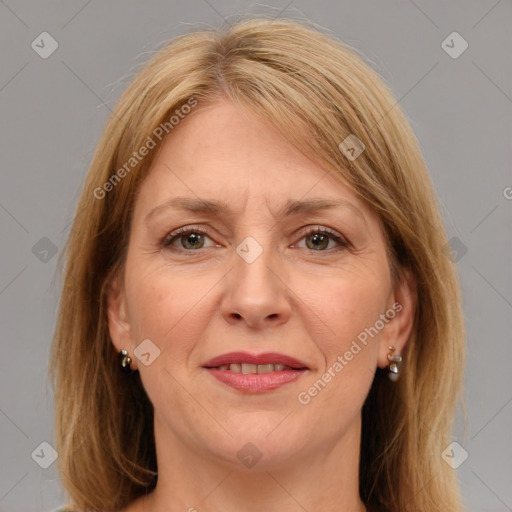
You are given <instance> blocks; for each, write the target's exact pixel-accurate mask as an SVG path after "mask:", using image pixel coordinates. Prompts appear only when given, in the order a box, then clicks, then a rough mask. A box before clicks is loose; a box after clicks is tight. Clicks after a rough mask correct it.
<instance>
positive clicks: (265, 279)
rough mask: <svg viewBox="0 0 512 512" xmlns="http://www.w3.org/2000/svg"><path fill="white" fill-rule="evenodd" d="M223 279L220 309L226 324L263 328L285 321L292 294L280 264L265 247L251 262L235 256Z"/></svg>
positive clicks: (288, 315) (289, 313)
mask: <svg viewBox="0 0 512 512" xmlns="http://www.w3.org/2000/svg"><path fill="white" fill-rule="evenodd" d="M240 254H242V253H240ZM226 278H227V279H226V281H225V287H226V288H225V291H224V297H223V300H222V306H221V309H222V315H223V317H224V318H225V319H226V321H227V322H228V323H230V324H234V325H236V324H242V323H245V324H247V326H248V327H250V328H253V329H263V328H265V327H277V326H278V325H281V324H283V323H285V322H287V321H288V320H289V318H290V315H291V311H292V305H291V302H290V299H291V298H292V296H293V293H292V291H291V290H290V288H289V287H288V286H287V284H286V280H287V278H286V276H285V269H284V268H283V265H282V262H279V261H278V258H277V257H276V255H275V254H272V252H271V249H268V248H265V249H264V250H263V252H262V253H261V254H260V255H259V256H258V257H257V258H256V259H255V260H254V261H251V259H244V257H242V256H240V255H239V254H238V253H237V254H235V256H234V268H233V270H232V271H231V272H229V273H228V275H227V276H226Z"/></svg>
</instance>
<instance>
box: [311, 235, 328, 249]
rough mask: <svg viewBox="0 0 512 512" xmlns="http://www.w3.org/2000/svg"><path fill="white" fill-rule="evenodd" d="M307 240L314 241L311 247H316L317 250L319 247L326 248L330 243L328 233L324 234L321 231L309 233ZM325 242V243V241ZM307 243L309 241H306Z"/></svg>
mask: <svg viewBox="0 0 512 512" xmlns="http://www.w3.org/2000/svg"><path fill="white" fill-rule="evenodd" d="M306 240H311V241H312V243H313V246H312V247H310V246H309V244H307V245H308V247H309V249H314V250H315V251H317V250H319V249H325V248H326V247H327V246H328V245H329V237H328V236H326V235H322V234H321V233H315V234H313V235H309V236H308V237H307V238H306ZM324 242H325V243H324ZM306 243H307V242H306Z"/></svg>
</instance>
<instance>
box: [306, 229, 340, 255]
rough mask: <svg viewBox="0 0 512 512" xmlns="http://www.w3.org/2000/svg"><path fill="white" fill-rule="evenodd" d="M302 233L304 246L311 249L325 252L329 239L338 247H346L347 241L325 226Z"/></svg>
mask: <svg viewBox="0 0 512 512" xmlns="http://www.w3.org/2000/svg"><path fill="white" fill-rule="evenodd" d="M303 235H304V236H303V237H302V238H301V240H306V248H308V249H311V250H313V251H322V252H325V249H327V248H328V247H329V242H331V241H334V242H335V243H336V244H337V246H338V247H348V244H347V242H345V240H343V238H342V237H341V236H339V235H338V234H336V233H335V232H333V231H330V230H328V229H325V228H322V229H320V228H316V229H310V230H309V231H307V232H306V233H303Z"/></svg>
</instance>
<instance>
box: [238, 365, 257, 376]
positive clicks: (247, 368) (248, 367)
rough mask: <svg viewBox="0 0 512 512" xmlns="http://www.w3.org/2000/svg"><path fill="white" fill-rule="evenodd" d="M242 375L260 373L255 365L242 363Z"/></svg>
mask: <svg viewBox="0 0 512 512" xmlns="http://www.w3.org/2000/svg"><path fill="white" fill-rule="evenodd" d="M242 373H243V374H244V375H247V374H248V373H258V367H257V366H256V365H255V364H247V363H242Z"/></svg>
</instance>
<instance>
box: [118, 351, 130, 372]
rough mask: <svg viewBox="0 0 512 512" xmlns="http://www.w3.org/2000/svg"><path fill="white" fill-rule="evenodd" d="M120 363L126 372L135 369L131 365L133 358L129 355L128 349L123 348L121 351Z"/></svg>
mask: <svg viewBox="0 0 512 512" xmlns="http://www.w3.org/2000/svg"><path fill="white" fill-rule="evenodd" d="M119 364H120V366H121V370H123V372H124V373H131V372H132V371H133V370H132V369H131V366H130V365H131V364H132V358H131V357H130V356H129V355H128V350H124V349H123V350H121V352H119Z"/></svg>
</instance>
